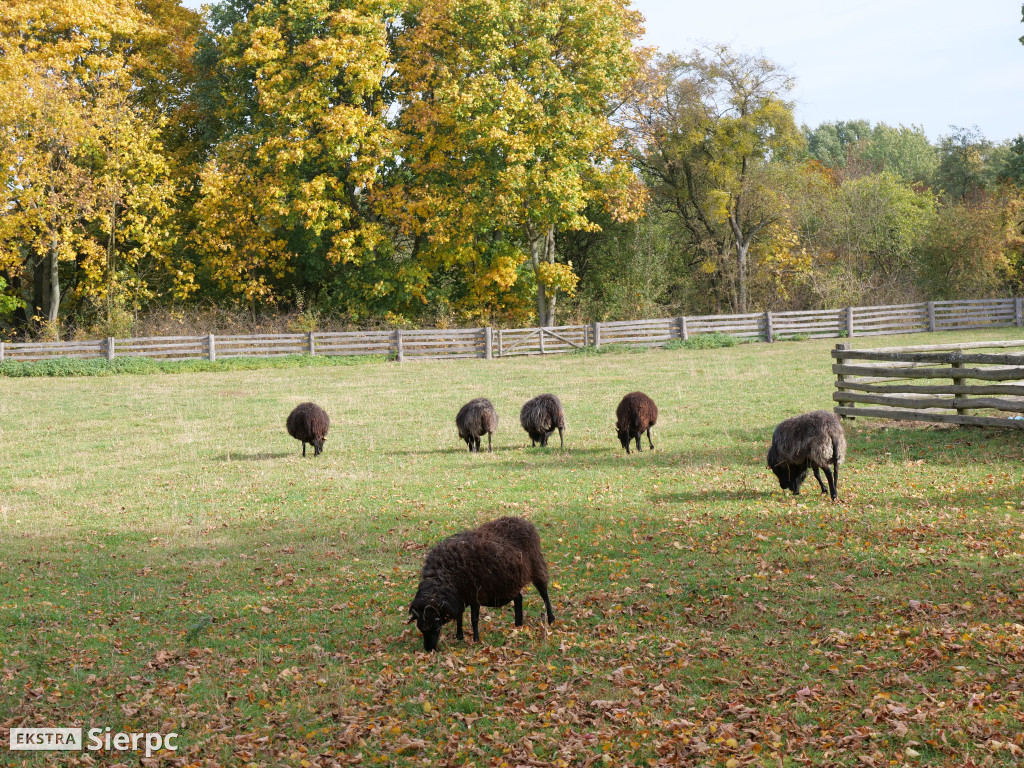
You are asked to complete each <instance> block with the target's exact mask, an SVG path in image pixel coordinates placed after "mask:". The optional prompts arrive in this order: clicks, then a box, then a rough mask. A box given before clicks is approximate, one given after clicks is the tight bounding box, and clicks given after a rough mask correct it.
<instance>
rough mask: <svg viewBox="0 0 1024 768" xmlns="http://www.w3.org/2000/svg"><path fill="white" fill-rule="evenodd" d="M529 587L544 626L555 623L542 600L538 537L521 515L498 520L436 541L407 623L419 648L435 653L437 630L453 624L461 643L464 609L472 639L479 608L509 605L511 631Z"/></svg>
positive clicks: (544, 578)
mask: <svg viewBox="0 0 1024 768" xmlns="http://www.w3.org/2000/svg"><path fill="white" fill-rule="evenodd" d="M528 584H533V586H535V587H536V588H537V591H538V592H539V593H540V596H541V597H542V598H543V599H544V606H545V607H546V608H547V616H548V623H549V624H550V623H552V622H553V621H554V620H555V614H554V613H553V612H552V610H551V600H550V599H548V567H547V564H546V563H545V562H544V556H543V555H542V554H541V551H540V535H539V534H538V533H537V529H536V528H535V527H534V525H533V523H531V522H529V521H528V520H525V519H523V518H521V517H500V518H498V519H497V520H493V521H491V522H489V523H484V524H483V525H481V526H480V527H479V528H474V529H473V530H470V531H463V532H461V533H456V534H455V535H454V536H449V537H448V538H447V539H444V540H443V541H440V542H438V543H437V544H435V545H434V546H433V547H431V549H430V551H429V552H427V557H426V559H425V560H424V562H423V571H422V573H421V574H420V585H419V589H417V590H416V596H415V597H414V598H413V600H412V603H411V604H410V606H409V621H410V622H412V621H415V622H416V626H417V627H418V628H419V630H420V632H422V633H423V650H425V651H433V650H436V649H437V643H438V640H439V639H440V637H441V627H442V626H443V625H444V624H445V623H446V622H448V621H451V620H452V619H454V620H455V639H456V640H462V638H463V635H462V614H463V612H464V611H465V610H466V606H467V605H468V606H469V609H470V618H471V620H472V622H473V640H474V641H477V642H478V641H479V640H480V631H479V620H480V606H481V605H486V606H488V607H491V608H500V607H501V606H503V605H508V604H509V603H512V604H513V605H514V607H515V622H516V626H517V627H521V626H522V625H523V595H522V591H523V589H524V588H525V587H526V586H527V585H528Z"/></svg>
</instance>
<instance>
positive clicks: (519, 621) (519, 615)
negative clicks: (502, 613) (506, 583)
mask: <svg viewBox="0 0 1024 768" xmlns="http://www.w3.org/2000/svg"><path fill="white" fill-rule="evenodd" d="M512 607H513V608H515V611H516V626H517V627H521V626H523V596H522V594H518V595H516V596H515V597H513V598H512Z"/></svg>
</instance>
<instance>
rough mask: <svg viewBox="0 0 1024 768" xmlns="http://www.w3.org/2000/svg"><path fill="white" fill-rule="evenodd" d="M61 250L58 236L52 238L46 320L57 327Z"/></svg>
mask: <svg viewBox="0 0 1024 768" xmlns="http://www.w3.org/2000/svg"><path fill="white" fill-rule="evenodd" d="M59 254H60V250H59V248H58V242H57V236H56V235H53V236H52V237H51V238H50V306H49V311H48V312H47V315H46V319H47V320H49V321H50V324H51V325H54V326H55V327H56V322H57V312H58V310H59V309H60V259H59Z"/></svg>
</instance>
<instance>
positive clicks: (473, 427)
mask: <svg viewBox="0 0 1024 768" xmlns="http://www.w3.org/2000/svg"><path fill="white" fill-rule="evenodd" d="M455 426H456V427H457V428H458V430H459V437H460V438H461V439H463V440H465V441H466V445H468V446H469V450H470V451H473V450H474V449H475V450H476V452H477V453H480V437H481V436H482V435H487V452H488V453H490V452H491V435H492V434H494V432H495V430H497V429H498V414H497V413H496V412H495V411H494V404H493V403H491V401H490V400H488V399H487V398H486V397H477V398H475V399H473V400H470V401H469V402H468V403H466V404H465V405H464V406H462V407H461V408H460V409H459V413H458V414H457V415H456V417H455Z"/></svg>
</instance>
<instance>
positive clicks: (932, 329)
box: [928, 301, 935, 333]
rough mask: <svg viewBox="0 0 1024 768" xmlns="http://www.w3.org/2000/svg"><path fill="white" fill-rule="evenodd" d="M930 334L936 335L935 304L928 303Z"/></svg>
mask: <svg viewBox="0 0 1024 768" xmlns="http://www.w3.org/2000/svg"><path fill="white" fill-rule="evenodd" d="M928 332H929V333H935V302H934V301H929V302H928Z"/></svg>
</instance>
